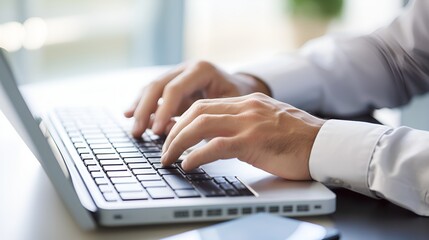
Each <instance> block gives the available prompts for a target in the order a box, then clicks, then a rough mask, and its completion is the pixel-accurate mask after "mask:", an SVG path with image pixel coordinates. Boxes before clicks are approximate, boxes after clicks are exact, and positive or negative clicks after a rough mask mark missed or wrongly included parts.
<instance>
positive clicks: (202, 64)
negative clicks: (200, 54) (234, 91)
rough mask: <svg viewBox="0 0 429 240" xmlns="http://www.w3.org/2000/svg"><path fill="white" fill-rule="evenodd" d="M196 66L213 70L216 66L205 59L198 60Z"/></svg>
mask: <svg viewBox="0 0 429 240" xmlns="http://www.w3.org/2000/svg"><path fill="white" fill-rule="evenodd" d="M194 66H195V68H197V69H202V70H205V71H208V70H212V69H214V68H215V66H214V65H213V64H212V63H210V62H208V61H205V60H199V61H197V62H196V63H195V65H194Z"/></svg>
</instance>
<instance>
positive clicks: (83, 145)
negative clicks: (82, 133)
mask: <svg viewBox="0 0 429 240" xmlns="http://www.w3.org/2000/svg"><path fill="white" fill-rule="evenodd" d="M74 147H75V148H86V143H83V142H78V143H75V144H74Z"/></svg>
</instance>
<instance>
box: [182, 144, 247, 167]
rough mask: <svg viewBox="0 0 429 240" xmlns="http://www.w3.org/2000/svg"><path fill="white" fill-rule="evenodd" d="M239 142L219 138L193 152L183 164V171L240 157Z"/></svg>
mask: <svg viewBox="0 0 429 240" xmlns="http://www.w3.org/2000/svg"><path fill="white" fill-rule="evenodd" d="M239 151H240V146H239V141H237V140H236V139H235V138H228V137H218V138H215V139H213V140H211V141H210V142H208V143H207V144H206V145H204V146H202V147H200V148H197V149H195V150H193V151H192V152H191V153H190V154H189V155H188V156H187V157H186V158H185V160H184V161H183V162H182V163H181V165H182V168H183V170H185V171H190V170H192V169H194V168H197V167H199V166H201V165H203V164H207V163H210V162H214V161H216V160H219V159H228V158H235V157H238V156H239Z"/></svg>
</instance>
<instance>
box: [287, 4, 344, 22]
mask: <svg viewBox="0 0 429 240" xmlns="http://www.w3.org/2000/svg"><path fill="white" fill-rule="evenodd" d="M285 3H286V4H285V5H286V6H285V8H286V10H287V11H288V12H289V13H290V14H291V15H292V16H297V17H306V18H323V19H332V18H336V17H339V16H340V15H341V13H342V9H343V5H344V2H343V0H285Z"/></svg>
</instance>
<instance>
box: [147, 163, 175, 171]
mask: <svg viewBox="0 0 429 240" xmlns="http://www.w3.org/2000/svg"><path fill="white" fill-rule="evenodd" d="M152 166H153V168H155V169H157V170H158V169H175V168H176V166H174V165H168V166H164V165H162V164H161V163H154V164H153V165H152Z"/></svg>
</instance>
